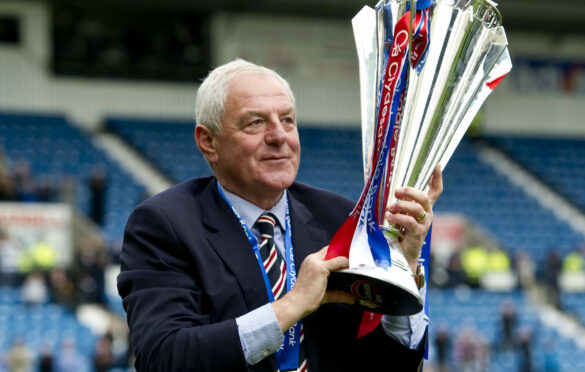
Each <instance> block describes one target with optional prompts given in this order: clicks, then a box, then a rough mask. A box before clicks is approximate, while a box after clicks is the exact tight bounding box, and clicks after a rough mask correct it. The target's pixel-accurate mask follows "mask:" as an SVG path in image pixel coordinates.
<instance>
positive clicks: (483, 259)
mask: <svg viewBox="0 0 585 372" xmlns="http://www.w3.org/2000/svg"><path fill="white" fill-rule="evenodd" d="M461 264H462V267H463V271H464V273H465V280H466V282H467V284H469V285H470V286H472V287H478V286H479V280H480V278H481V277H482V275H483V274H484V273H485V271H486V268H487V265H488V252H487V250H486V249H485V248H484V247H482V246H475V247H471V248H467V249H466V250H465V251H463V254H462V256H461Z"/></svg>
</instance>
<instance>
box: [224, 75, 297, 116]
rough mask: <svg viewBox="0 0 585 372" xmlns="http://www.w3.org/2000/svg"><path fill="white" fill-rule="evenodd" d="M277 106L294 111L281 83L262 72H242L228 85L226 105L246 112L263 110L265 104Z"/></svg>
mask: <svg viewBox="0 0 585 372" xmlns="http://www.w3.org/2000/svg"><path fill="white" fill-rule="evenodd" d="M268 102H271V103H273V104H277V105H278V106H279V107H280V109H283V107H284V109H285V110H291V111H294V109H295V107H294V103H293V101H292V98H291V97H290V95H289V93H288V91H287V89H286V88H285V86H284V85H283V83H282V82H281V81H280V80H279V79H278V78H276V77H275V76H273V75H271V74H268V73H263V72H243V73H239V74H237V75H236V76H234V77H233V78H232V79H231V80H230V83H229V86H228V91H227V97H226V105H228V106H231V105H233V106H234V107H233V108H236V107H238V106H239V107H238V111H240V109H246V110H260V109H264V108H265V105H266V103H268Z"/></svg>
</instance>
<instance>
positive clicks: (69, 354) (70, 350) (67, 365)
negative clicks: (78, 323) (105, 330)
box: [55, 338, 85, 372]
mask: <svg viewBox="0 0 585 372" xmlns="http://www.w3.org/2000/svg"><path fill="white" fill-rule="evenodd" d="M84 365H85V363H84V360H83V357H82V356H81V355H80V354H79V353H78V352H77V347H76V345H75V340H74V339H72V338H66V339H64V340H63V341H62V342H61V351H60V352H59V353H58V354H57V358H56V360H55V369H56V370H57V372H78V371H81V370H82V369H83V366H84Z"/></svg>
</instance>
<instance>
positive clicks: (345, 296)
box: [321, 289, 356, 305]
mask: <svg viewBox="0 0 585 372" xmlns="http://www.w3.org/2000/svg"><path fill="white" fill-rule="evenodd" d="M355 300H356V298H355V297H354V296H352V295H351V294H350V293H349V292H346V291H342V290H340V289H330V290H327V291H325V296H324V297H323V301H321V303H322V304H326V303H330V302H341V303H344V304H349V305H353V304H354V303H355Z"/></svg>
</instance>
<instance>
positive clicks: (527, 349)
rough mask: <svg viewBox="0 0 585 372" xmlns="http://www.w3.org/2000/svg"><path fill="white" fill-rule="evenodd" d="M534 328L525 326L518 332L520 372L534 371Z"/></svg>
mask: <svg viewBox="0 0 585 372" xmlns="http://www.w3.org/2000/svg"><path fill="white" fill-rule="evenodd" d="M532 335H533V332H532V328H531V327H524V328H522V329H521V330H520V331H519V332H518V357H519V363H518V365H519V367H520V368H519V372H533V371H534V369H533V365H532Z"/></svg>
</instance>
